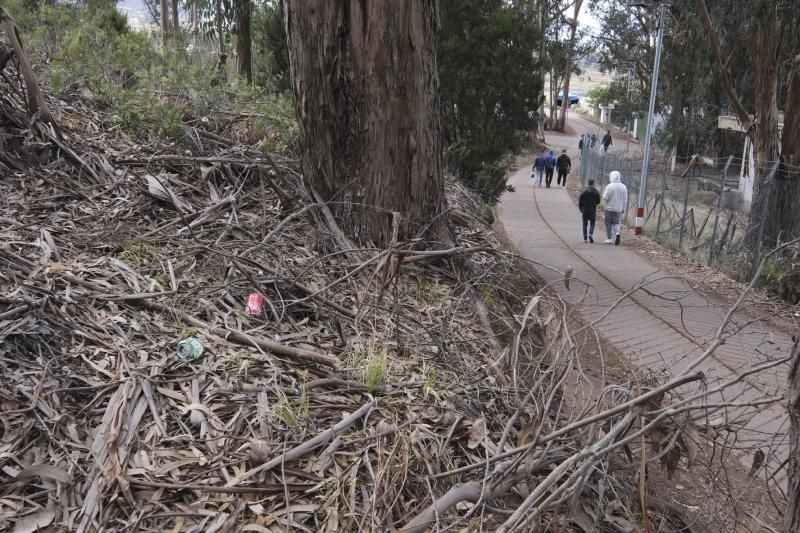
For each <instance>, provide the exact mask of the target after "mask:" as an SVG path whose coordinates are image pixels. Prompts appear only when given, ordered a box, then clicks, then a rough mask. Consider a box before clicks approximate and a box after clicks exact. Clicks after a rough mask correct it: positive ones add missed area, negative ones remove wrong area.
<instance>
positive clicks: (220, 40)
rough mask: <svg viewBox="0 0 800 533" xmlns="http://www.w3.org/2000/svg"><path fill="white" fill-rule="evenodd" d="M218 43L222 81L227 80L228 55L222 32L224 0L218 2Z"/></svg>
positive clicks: (219, 69) (219, 68) (218, 67)
mask: <svg viewBox="0 0 800 533" xmlns="http://www.w3.org/2000/svg"><path fill="white" fill-rule="evenodd" d="M216 23H217V43H218V44H219V57H218V58H217V59H218V63H217V76H219V80H220V81H224V80H225V64H226V63H227V62H228V56H227V54H226V53H225V35H224V34H223V33H222V0H217V2H216Z"/></svg>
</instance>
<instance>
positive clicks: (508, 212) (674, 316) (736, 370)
mask: <svg viewBox="0 0 800 533" xmlns="http://www.w3.org/2000/svg"><path fill="white" fill-rule="evenodd" d="M571 122H572V124H573V129H574V130H576V131H578V132H579V133H580V132H581V131H594V130H588V129H584V127H586V126H585V125H584V124H581V122H585V121H576V120H574V119H573V120H571ZM592 127H593V128H596V126H593V125H592ZM548 141H549V142H550V144H551V146H553V147H554V148H558V150H559V152H560V149H561V147H562V146H564V147H568V149H569V153H570V156H571V157H573V158H576V157H577V155H578V154H577V139H576V137H575V136H574V135H563V136H558V135H553V134H551V135H548ZM530 174H531V170H530V166H527V165H526V166H524V167H522V168H520V169H519V170H517V171H516V172H515V173H514V174H513V176H512V177H511V178H510V180H509V182H510V184H511V185H513V186H514V188H515V192H513V193H507V194H506V195H504V196H503V198H502V203H501V205H500V219H501V221H502V223H503V225H504V226H505V230H506V232H507V234H508V236H509V238H510V239H511V240H512V241H513V242H514V244H515V245H516V246H517V248H518V250H519V251H520V253H521V254H523V255H524V256H525V257H527V258H529V259H532V260H534V261H537V262H539V263H544V264H546V265H549V266H552V267H555V268H557V269H559V270H564V268H565V267H566V266H567V265H569V264H571V265H573V266H574V267H575V277H576V278H577V279H578V280H579V283H573V284H571V288H572V290H571V291H567V290H566V288H565V287H564V286H563V284H562V283H556V284H554V286H555V287H556V289H557V290H558V292H559V294H560V295H561V296H562V297H563V298H564V300H565V301H567V302H568V303H570V304H575V303H576V302H578V300H579V299H580V297H581V294H582V292H583V290H582V289H583V287H584V284H585V285H588V286H589V288H590V292H589V297H588V298H586V299H585V300H584V301H583V302H582V303H581V304H580V307H579V309H578V310H579V312H580V314H581V315H582V317H583V318H584V319H585V320H587V321H593V320H596V319H597V318H599V317H600V316H601V315H602V314H603V313H604V312H605V311H606V310H607V309H608V307H609V306H610V305H612V304H613V303H614V302H615V301H617V300H618V299H619V298H620V297H621V296H623V294H624V293H625V292H627V291H628V290H630V289H631V288H632V287H633V286H635V285H636V284H637V283H638V282H640V281H641V280H643V279H644V280H648V281H649V283H648V284H647V285H646V287H645V289H646V292H644V291H637V292H636V293H635V294H634V295H633V296H632V297H631V298H629V299H626V300H625V301H624V302H623V303H622V304H620V305H619V306H618V307H617V308H616V309H615V310H614V311H613V312H612V313H611V315H610V316H609V317H607V318H606V319H604V320H603V321H602V322H600V323H599V324H598V325H597V330H598V331H599V332H600V334H601V335H602V336H603V337H604V338H605V339H606V340H608V341H609V342H611V343H612V344H613V345H614V346H616V347H617V348H618V349H619V350H620V352H621V353H622V354H625V355H627V356H629V357H630V359H631V361H632V362H633V363H634V364H636V365H638V366H639V367H640V368H641V369H643V370H651V371H653V372H656V373H660V372H662V371H667V372H669V373H670V374H671V375H676V374H678V373H680V372H681V371H682V370H684V369H686V368H687V367H688V366H689V364H691V363H692V361H694V360H695V358H697V357H698V356H699V355H700V354H702V353H703V352H704V351H705V349H706V348H707V347H708V345H709V343H710V341H711V340H712V339H713V337H714V334H715V332H716V330H717V328H718V327H719V325H720V324H721V322H722V320H723V319H724V317H725V315H726V313H727V311H728V306H727V305H726V304H724V303H723V302H722V301H721V300H716V299H714V298H713V297H708V295H701V294H699V293H698V292H696V291H695V290H693V289H692V288H691V287H690V286H689V285H688V283H687V282H686V281H685V280H683V279H681V278H680V275H679V274H678V275H676V274H675V273H669V272H662V271H659V269H658V268H657V267H655V266H653V265H652V264H650V263H649V262H648V261H647V260H646V259H645V258H643V257H642V256H641V255H640V254H639V253H637V252H636V251H635V250H634V249H632V248H630V247H628V246H626V239H627V238H635V237H632V236H631V237H625V238H623V242H622V244H621V245H620V246H613V245H608V244H604V243H603V241H604V240H605V229H604V227H603V224H602V216H601V215H600V216H598V222H599V224H598V227H597V229H596V230H595V244H584V243H583V236H582V235H581V233H580V213H579V212H578V209H577V206H576V205H575V202H574V201H573V200H572V199H571V198H570V196H569V193H568V192H567V191H566V190H563V189H560V188H551V189H546V188H545V189H534V187H533V180H531V179H530ZM578 176H579V173H578V172H576V171H573V173H572V175H571V176H570V180H571V182H572V183H571V184H568V186H569V187H577V186H579V184H578V183H576V182H577V181H578ZM554 187H555V186H554ZM539 274H540V275H541V277H542V278H543V279H544V280H545V281H547V282H550V281H554V280H557V279H559V275H558V274H556V273H554V272H552V271H551V270H549V269H546V268H541V269H539ZM581 282H582V283H581ZM726 332H727V333H726V340H725V343H724V344H723V345H722V346H720V347H719V348H718V349H717V350H716V352H715V353H714V354H713V356H712V357H711V358H709V359H707V360H706V361H705V362H704V363H703V364H701V365H700V366H699V367H698V369H699V370H702V371H703V372H704V373H705V374H706V376H707V381H706V386H707V387H708V388H713V387H714V386H715V385H716V384H718V383H720V382H721V381H729V380H731V379H734V378H735V377H736V376H737V375H739V374H741V373H742V372H746V371H747V370H748V369H751V368H752V367H753V366H756V365H761V364H763V363H766V362H769V361H775V360H777V359H780V358H783V357H786V356H788V355H789V353H790V350H791V346H792V341H791V339H790V338H789V336H788V335H786V334H784V333H782V332H779V331H774V330H772V329H771V328H770V327H769V326H767V325H765V324H763V323H760V322H759V321H758V320H756V319H755V318H754V317H751V316H748V315H746V314H744V313H742V312H740V313H737V314H736V315H734V316H733V319H732V320H731V323H730V325H729V326H728V327H727V328H726ZM788 371H789V365H788V363H785V364H781V365H780V366H777V367H775V368H772V369H770V370H766V371H764V372H760V373H759V374H758V375H755V376H751V377H747V378H745V379H744V380H742V381H741V382H740V383H738V384H736V385H734V386H731V387H730V388H729V389H727V391H726V392H725V394H724V400H725V401H728V402H730V401H738V402H751V401H754V400H758V399H760V398H764V397H769V396H775V395H778V394H782V393H784V392H785V390H786V377H787V376H788ZM694 390H696V387H695V388H694ZM720 400H722V398H721V397H720V396H716V397H714V398H711V399H710V400H709V401H710V402H715V401H720ZM750 411H751V414H750V415H749V416H748V420H747V422H746V424H745V427H746V430H745V431H740V432H739V433H738V434H737V435H736V443H735V445H736V446H737V447H740V448H741V449H742V450H743V451H745V452H749V451H753V450H755V448H756V447H760V448H762V449H763V450H764V452H765V453H767V454H768V457H769V450H770V449H771V450H773V452H774V453H775V455H773V456H772V457H771V459H772V460H770V461H769V462H770V464H771V465H776V464H779V463H780V461H781V460H782V458H784V457H785V456H786V453H787V447H786V434H787V433H788V421H787V417H786V412H785V410H784V409H783V408H782V407H781V406H779V405H774V406H771V407H769V408H760V409H757V410H755V413H756V414H755V416H752V412H753V411H754V410H753V409H751V410H750ZM720 416H723V419H725V418H726V417H727V419H728V420H730V419H732V418H735V417H738V416H743V411H742V410H741V409H733V408H729V409H728V410H727V411H726V412H723V413H717V414H716V415H714V416H712V417H711V419H712V420H713V419H714V418H717V419H719V417H720Z"/></svg>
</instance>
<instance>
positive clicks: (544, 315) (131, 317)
mask: <svg viewBox="0 0 800 533" xmlns="http://www.w3.org/2000/svg"><path fill="white" fill-rule="evenodd" d="M0 46H2V41H0ZM0 55H2V53H0ZM17 64H18V63H17V62H15V60H14V59H13V57H10V60H9V61H7V62H6V63H5V65H4V69H3V71H2V77H0V86H2V89H0V95H1V96H0V143H2V146H3V147H4V149H3V150H2V151H0V199H1V200H0V202H2V203H1V205H2V217H0V239H2V241H1V242H0V295H2V296H0V422H1V423H2V430H1V431H2V433H0V487H2V489H0V492H2V494H0V529H4V530H5V529H9V528H12V527H13V528H15V530H16V531H20V532H22V531H35V530H37V528H46V527H50V528H52V529H53V530H55V529H60V530H62V529H63V530H77V531H99V530H120V531H128V530H130V531H138V530H144V531H167V530H171V531H209V532H210V531H233V530H237V531H286V530H293V531H294V530H301V531H353V530H356V529H358V530H368V531H386V530H402V531H423V530H425V529H426V528H428V527H433V528H436V529H438V530H450V529H464V530H469V529H476V528H479V527H481V524H483V527H484V528H487V529H496V530H498V531H512V530H527V531H533V530H544V529H546V528H547V527H548V524H561V525H562V526H564V527H565V528H567V529H568V530H577V531H586V532H589V531H594V530H596V529H597V528H600V529H606V530H614V531H633V530H635V529H637V528H638V527H639V525H642V524H648V523H654V524H656V525H657V527H658V528H659V529H658V530H659V531H677V530H685V529H682V528H685V527H686V522H685V520H684V518H682V517H681V509H676V508H675V506H671V505H669V503H668V502H664V501H661V500H659V499H658V498H656V497H654V496H652V495H648V493H647V490H644V472H645V469H646V465H647V463H650V462H653V461H661V462H662V463H663V464H665V465H667V467H668V468H669V469H671V471H674V470H675V469H676V468H677V465H678V463H679V462H680V461H681V458H684V457H685V458H686V459H687V460H688V462H689V463H690V465H691V463H692V461H696V460H697V456H698V451H697V448H698V440H699V439H700V436H701V433H703V432H704V429H703V428H702V427H700V426H699V425H698V424H697V423H696V422H695V421H694V418H693V417H692V416H690V415H689V414H690V413H692V412H694V410H697V409H700V408H701V406H702V404H703V403H704V399H705V398H708V397H709V395H710V394H712V393H713V392H714V391H713V390H711V391H709V390H705V389H703V388H702V387H700V388H698V389H697V390H695V391H693V392H695V393H696V394H693V395H690V396H688V397H686V399H681V397H680V396H678V395H676V392H675V391H676V389H677V388H678V387H681V386H682V387H683V389H682V390H683V392H684V394H685V393H686V392H687V391H689V389H688V388H687V384H698V383H702V379H703V375H702V374H700V373H698V372H696V371H694V370H693V368H694V367H690V368H689V369H688V370H687V371H686V372H685V373H684V374H682V375H679V376H675V377H673V378H671V379H667V380H665V381H664V382H663V383H660V384H659V383H658V382H656V381H655V380H653V381H650V382H641V381H639V380H637V379H633V377H631V379H629V380H627V381H624V382H620V383H615V384H609V383H607V376H606V373H605V369H604V368H601V369H599V370H598V369H592V371H589V372H587V368H585V367H584V366H583V365H582V360H581V357H580V356H581V354H582V353H585V352H586V349H587V345H592V346H594V345H596V346H597V349H598V350H601V348H600V346H601V345H600V344H598V343H597V339H596V336H595V335H594V334H593V332H592V330H591V328H590V327H589V326H582V327H579V326H576V325H575V324H574V322H573V321H572V320H571V318H570V316H569V313H568V310H567V308H566V306H565V305H564V304H563V303H562V302H561V301H560V300H558V299H556V298H555V297H553V296H551V295H549V293H548V292H547V291H546V287H537V286H536V283H535V281H534V280H533V278H532V277H531V276H530V275H529V274H527V273H526V272H527V269H526V265H525V264H523V261H522V260H520V259H519V258H516V257H514V256H513V255H510V254H508V253H505V252H502V251H501V249H500V246H499V242H498V241H497V240H496V238H495V237H494V236H493V234H492V233H491V232H490V231H489V230H488V229H487V228H486V227H485V226H484V225H483V223H482V222H481V221H480V218H479V216H478V215H477V213H478V202H477V201H476V200H475V199H474V198H473V197H472V196H471V195H470V194H469V193H468V192H467V191H465V190H464V189H463V188H461V187H460V186H457V185H451V186H449V193H448V196H449V198H448V200H449V206H450V212H449V215H450V221H451V224H452V226H453V228H454V232H455V234H456V238H457V244H456V246H455V247H452V248H449V249H444V250H439V251H433V252H421V251H419V248H418V247H416V246H414V244H415V243H404V242H396V243H395V244H393V246H391V247H390V248H388V249H383V250H381V249H374V248H354V247H352V246H351V245H350V244H349V243H347V242H346V239H344V238H343V236H342V233H341V232H340V231H339V230H338V229H337V228H336V226H335V223H334V222H333V221H332V218H331V217H330V216H329V213H328V212H327V209H326V207H325V206H324V205H320V204H317V203H315V202H314V201H313V199H312V198H313V194H312V193H311V192H310V191H309V190H308V189H307V188H306V187H305V185H304V183H303V180H302V177H301V176H300V175H299V174H298V171H297V168H298V165H297V162H296V160H295V157H294V155H293V154H292V153H291V152H286V153H272V154H268V153H265V152H264V151H262V150H260V149H258V148H257V147H256V146H252V145H245V144H242V143H241V142H237V141H236V140H235V139H232V138H229V137H228V136H226V130H218V131H210V130H202V129H200V128H193V127H189V126H187V138H188V137H191V138H192V139H194V140H193V141H192V142H187V143H186V146H171V145H167V144H163V145H148V146H142V145H137V144H136V143H135V142H134V141H132V140H131V139H129V138H128V137H127V136H126V135H124V134H123V133H122V132H120V131H119V130H115V129H113V128H109V127H108V122H107V118H108V117H106V116H105V115H103V114H102V113H99V112H97V111H95V110H94V109H93V108H92V107H91V106H90V105H89V104H88V103H87V102H84V101H81V100H80V99H78V98H75V99H72V100H70V101H69V103H66V102H65V101H63V100H62V101H56V100H54V99H48V104H49V107H50V110H51V112H52V114H53V117H54V121H53V122H52V123H44V122H40V121H39V118H40V117H38V116H37V115H36V114H33V115H32V114H31V113H30V108H29V106H28V105H27V101H26V97H25V95H26V87H25V84H24V83H23V81H22V79H21V78H20V77H19V76H17V70H16V68H17V67H16V65H17ZM226 117H227V118H226V120H228V121H233V122H235V121H237V120H246V118H247V117H249V115H248V114H247V113H244V112H243V113H242V114H241V115H240V116H238V117H237V115H236V113H235V112H234V113H232V112H231V111H230V110H228V111H226ZM231 117H233V118H231ZM215 122H216V123H222V121H221V120H220V121H215ZM229 124H230V122H229ZM197 141H199V142H197ZM565 282H566V283H569V273H568V274H567V275H566V276H565ZM253 292H258V293H260V294H262V295H263V296H264V298H265V306H264V307H265V308H264V313H263V315H261V316H250V315H247V314H245V312H244V307H245V301H246V298H247V295H248V294H250V293H253ZM576 328H577V329H576ZM187 337H195V338H197V339H199V340H200V341H201V342H202V343H203V345H204V348H205V351H204V354H203V355H202V357H201V358H199V359H197V360H192V361H187V360H183V359H181V358H180V357H178V356H177V355H176V345H177V343H178V342H179V341H181V340H182V339H184V338H187ZM705 357H707V355H705ZM601 359H602V358H601ZM620 464H622V465H626V466H625V467H624V468H623V469H622V470H620V473H619V474H617V473H615V468H616V467H615V465H620ZM631 465H633V468H630V466H631ZM637 473H638V474H639V475H638V477H637V475H636V474H637ZM643 527H649V526H643Z"/></svg>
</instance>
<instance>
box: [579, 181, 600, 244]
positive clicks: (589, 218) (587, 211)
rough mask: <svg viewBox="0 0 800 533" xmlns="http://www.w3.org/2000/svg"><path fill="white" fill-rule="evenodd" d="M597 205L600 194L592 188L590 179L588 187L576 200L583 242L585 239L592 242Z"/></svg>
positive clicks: (592, 183) (592, 182)
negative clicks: (587, 229) (579, 213)
mask: <svg viewBox="0 0 800 533" xmlns="http://www.w3.org/2000/svg"><path fill="white" fill-rule="evenodd" d="M599 203H600V193H599V192H597V189H595V188H594V180H592V179H590V180H589V182H588V186H587V187H586V188H585V189H584V190H583V192H582V193H581V195H580V197H579V198H578V209H580V210H581V219H582V223H581V227H582V228H583V242H586V239H589V242H591V243H593V242H594V239H593V238H592V234H593V233H594V223H595V220H596V219H595V215H596V213H597V204H599ZM587 224H588V226H589V231H588V233H587V231H586V226H587Z"/></svg>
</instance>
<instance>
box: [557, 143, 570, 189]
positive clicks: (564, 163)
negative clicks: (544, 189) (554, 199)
mask: <svg viewBox="0 0 800 533" xmlns="http://www.w3.org/2000/svg"><path fill="white" fill-rule="evenodd" d="M556 169H558V178H556V185H561V186H562V187H564V188H566V187H567V175H568V174H569V171H570V170H572V159H570V158H569V156H568V155H567V150H566V149H564V150H562V151H561V155H560V156H558V160H557V161H556ZM562 179H563V180H564V183H561V180H562Z"/></svg>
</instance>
